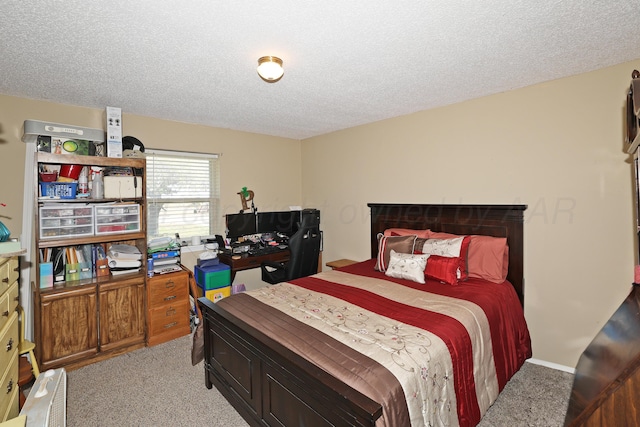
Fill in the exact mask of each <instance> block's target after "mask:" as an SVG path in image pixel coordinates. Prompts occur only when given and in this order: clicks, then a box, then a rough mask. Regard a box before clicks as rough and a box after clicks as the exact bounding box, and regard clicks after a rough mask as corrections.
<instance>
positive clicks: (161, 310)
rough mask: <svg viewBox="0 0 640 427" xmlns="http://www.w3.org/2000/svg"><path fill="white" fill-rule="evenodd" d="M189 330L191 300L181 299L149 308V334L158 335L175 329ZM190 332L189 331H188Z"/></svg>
mask: <svg viewBox="0 0 640 427" xmlns="http://www.w3.org/2000/svg"><path fill="white" fill-rule="evenodd" d="M181 328H187V331H188V330H189V328H190V326H189V301H184V300H183V301H180V302H177V303H176V304H169V305H165V306H162V307H158V308H153V309H151V310H149V335H152V336H153V335H157V334H162V333H165V332H170V331H173V330H174V329H181ZM187 333H188V332H187Z"/></svg>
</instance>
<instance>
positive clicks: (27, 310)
mask: <svg viewBox="0 0 640 427" xmlns="http://www.w3.org/2000/svg"><path fill="white" fill-rule="evenodd" d="M25 145H26V155H25V158H24V192H23V194H24V197H23V200H22V233H21V235H20V241H21V242H22V247H23V248H25V249H26V253H25V255H23V256H22V259H21V260H20V262H21V265H22V270H20V305H22V307H23V308H24V316H25V318H26V322H25V328H24V335H25V337H27V338H28V339H33V304H32V301H31V300H32V293H31V267H30V266H32V265H36V268H35V271H36V272H37V271H38V270H37V265H38V257H37V254H36V256H35V257H32V255H33V246H34V239H33V227H34V224H33V218H34V209H35V207H34V204H35V201H34V199H33V197H34V196H33V191H34V190H33V189H34V188H35V185H36V183H35V182H33V180H34V172H33V165H34V164H35V159H36V144H25ZM36 274H37V273H36Z"/></svg>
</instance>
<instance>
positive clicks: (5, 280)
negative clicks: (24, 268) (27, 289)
mask: <svg viewBox="0 0 640 427" xmlns="http://www.w3.org/2000/svg"><path fill="white" fill-rule="evenodd" d="M19 268H20V267H19V266H18V258H15V257H14V258H3V259H2V263H1V264H0V295H2V294H3V293H5V292H6V291H7V289H9V285H12V284H13V282H16V281H18V276H19V274H20V269H19Z"/></svg>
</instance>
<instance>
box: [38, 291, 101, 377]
mask: <svg viewBox="0 0 640 427" xmlns="http://www.w3.org/2000/svg"><path fill="white" fill-rule="evenodd" d="M97 297H98V295H97V293H96V286H95V285H87V286H83V287H80V288H76V289H61V290H59V291H57V292H47V293H43V294H42V296H41V298H40V304H39V308H40V313H39V316H38V326H40V336H39V344H40V345H38V344H36V349H37V348H38V347H40V352H39V353H40V355H39V357H38V361H39V363H40V369H41V370H42V371H45V370H47V369H51V368H53V367H56V366H64V365H67V364H69V363H71V362H74V361H78V360H83V359H85V358H87V357H92V356H94V355H96V354H97V353H98V329H97V325H98V304H97Z"/></svg>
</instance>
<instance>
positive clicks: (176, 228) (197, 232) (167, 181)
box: [145, 150, 220, 239]
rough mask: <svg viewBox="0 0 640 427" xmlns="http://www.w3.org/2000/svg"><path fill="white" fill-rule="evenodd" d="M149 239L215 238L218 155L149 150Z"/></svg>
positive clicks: (217, 198)
mask: <svg viewBox="0 0 640 427" xmlns="http://www.w3.org/2000/svg"><path fill="white" fill-rule="evenodd" d="M145 153H146V154H147V212H148V214H147V234H148V237H149V238H154V237H160V236H174V235H175V234H176V233H178V234H179V235H180V238H181V239H188V238H190V237H192V236H201V237H202V236H212V235H213V234H215V232H214V230H218V229H219V225H220V224H219V223H218V222H219V221H220V214H219V211H220V179H219V172H218V162H219V159H218V157H219V156H218V155H217V154H200V153H187V152H179V151H165V150H147V151H146V152H145Z"/></svg>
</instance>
